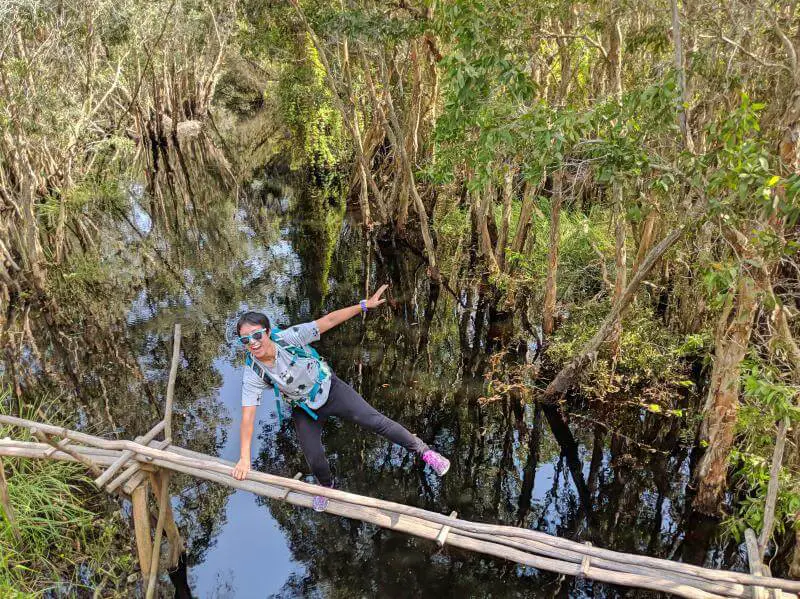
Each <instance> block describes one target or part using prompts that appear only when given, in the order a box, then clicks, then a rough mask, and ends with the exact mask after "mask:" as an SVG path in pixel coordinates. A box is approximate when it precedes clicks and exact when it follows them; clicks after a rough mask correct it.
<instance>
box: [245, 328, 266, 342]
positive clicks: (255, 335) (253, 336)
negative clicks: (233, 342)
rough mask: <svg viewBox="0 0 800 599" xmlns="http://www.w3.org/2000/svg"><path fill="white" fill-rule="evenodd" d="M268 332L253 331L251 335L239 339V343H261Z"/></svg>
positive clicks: (264, 330)
mask: <svg viewBox="0 0 800 599" xmlns="http://www.w3.org/2000/svg"><path fill="white" fill-rule="evenodd" d="M266 332H267V329H261V330H260V331H253V332H252V333H250V334H249V335H245V336H244V337H239V343H241V344H242V345H248V344H249V343H250V342H251V341H261V339H262V338H263V337H264V333H266Z"/></svg>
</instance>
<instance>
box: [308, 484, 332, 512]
mask: <svg viewBox="0 0 800 599" xmlns="http://www.w3.org/2000/svg"><path fill="white" fill-rule="evenodd" d="M333 485H334V483H331V484H330V485H320V486H321V487H327V488H328V489H333ZM311 507H313V508H314V511H315V512H324V511H325V510H326V509H328V498H327V497H323V496H322V495H314V500H313V502H312V503H311Z"/></svg>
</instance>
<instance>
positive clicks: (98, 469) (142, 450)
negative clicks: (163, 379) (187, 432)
mask: <svg viewBox="0 0 800 599" xmlns="http://www.w3.org/2000/svg"><path fill="white" fill-rule="evenodd" d="M179 344H180V329H179V327H176V335H175V343H174V345H173V348H174V349H173V362H172V368H171V372H170V380H169V385H168V387H167V405H166V409H165V417H164V420H162V421H160V422H159V423H158V424H156V426H154V427H153V428H152V429H151V430H150V431H149V432H148V433H147V434H145V435H143V436H141V437H137V438H136V440H134V441H128V440H111V439H105V438H102V437H98V436H95V435H90V434H86V433H83V432H79V431H74V430H69V429H66V428H62V427H58V426H53V425H49V424H43V423H39V422H33V421H31V420H25V419H22V418H17V417H14V416H8V415H0V424H3V425H8V426H11V427H16V428H19V429H24V430H27V431H28V432H29V433H30V434H31V435H32V436H33V437H34V438H36V439H38V442H34V441H24V440H14V439H11V438H8V437H7V438H4V439H0V456H5V457H15V458H34V459H49V460H63V461H72V462H80V463H81V464H83V465H85V466H86V467H87V468H88V469H89V471H90V472H91V473H92V475H93V477H94V479H95V484H96V485H97V487H98V488H99V489H104V490H105V491H107V492H109V493H114V494H117V495H119V496H120V497H122V498H124V499H130V501H131V503H132V506H133V509H132V514H133V521H134V531H135V536H136V546H137V551H138V557H139V564H140V567H141V571H142V576H143V579H144V585H145V588H146V597H147V598H148V599H149V598H150V597H153V595H154V593H155V587H156V584H155V583H156V579H157V577H158V567H159V563H160V551H161V544H162V537H163V535H164V534H166V537H167V541H168V543H169V548H170V553H169V557H168V559H167V562H168V566H169V567H174V565H175V564H177V559H178V557H179V556H180V554H181V552H182V551H183V541H182V539H181V536H180V533H179V531H178V528H177V526H176V524H175V520H174V518H173V514H172V508H171V504H170V501H169V490H168V488H169V477H170V475H171V474H172V473H176V472H178V473H182V474H186V475H189V476H193V477H196V478H200V479H204V480H208V481H212V482H215V483H218V484H221V485H225V486H227V487H232V488H235V489H242V490H245V491H250V492H251V493H255V494H256V495H259V496H262V497H267V498H269V499H272V500H276V501H283V502H287V503H290V504H293V505H297V506H300V507H303V508H311V506H312V501H313V497H314V495H323V496H326V497H328V498H329V503H328V507H327V509H326V510H325V511H326V512H327V513H329V514H335V515H337V516H344V517H346V518H351V519H354V520H360V521H362V522H368V523H370V524H375V525H377V526H381V527H383V528H387V529H390V530H395V531H398V532H403V533H406V534H409V535H414V536H417V537H420V538H423V539H428V540H431V541H434V542H435V543H436V544H438V546H440V547H441V546H444V545H451V546H453V547H459V548H461V549H466V550H469V551H473V552H476V553H482V554H485V555H489V556H492V557H496V558H502V559H506V560H510V561H513V562H516V563H519V564H523V565H525V566H530V567H533V568H536V569H539V570H545V571H549V572H556V573H559V574H563V575H569V576H578V577H584V578H587V579H591V580H596V581H599V582H603V583H609V584H615V585H624V586H629V587H638V588H643V589H649V590H652V591H660V592H665V593H671V594H674V595H678V596H681V597H690V598H707V599H717V598H723V597H753V598H755V599H766V598H767V597H770V598H773V597H774V598H780V597H797V596H798V593H800V581H795V580H785V579H781V578H774V577H772V576H771V575H770V573H769V569H768V568H767V567H766V566H764V565H763V564H762V562H761V558H760V555H761V552H760V551H759V547H758V541H757V539H756V536H755V533H754V532H753V531H752V530H748V531H747V534H746V541H747V549H748V558H749V565H750V573H749V574H748V573H741V572H732V571H723V570H715V569H711V568H703V567H699V566H694V565H691V564H686V563H681V562H675V561H671V560H667V559H661V558H654V557H649V556H644V555H634V554H629V553H621V552H617V551H611V550H608V549H603V548H601V547H595V546H593V545H591V544H590V543H579V542H576V541H571V540H568V539H563V538H559V537H556V536H552V535H549V534H546V533H543V532H539V531H535V530H530V529H526V528H518V527H514V526H503V525H494V524H486V523H481V522H472V521H469V520H462V519H459V518H458V517H457V515H456V513H455V512H452V513H451V514H450V515H444V514H440V513H436V512H432V511H428V510H424V509H421V508H417V507H412V506H408V505H404V504H399V503H394V502H391V501H385V500H382V499H376V498H373V497H366V496H362V495H356V494H353V493H347V492H345V491H340V490H335V489H328V488H325V487H320V486H317V485H314V484H310V483H306V482H303V481H302V480H299V475H298V476H295V478H285V477H281V476H275V475H272V474H266V473H263V472H256V471H251V472H250V473H248V475H247V478H246V479H245V480H242V481H239V480H236V479H234V478H233V474H232V473H233V466H234V464H233V463H232V462H229V461H226V460H223V459H220V458H217V457H212V456H208V455H205V454H202V453H197V452H194V451H190V450H188V449H184V448H182V447H178V446H175V445H173V444H172V443H171V413H172V396H173V391H174V382H175V373H176V370H177V355H178V353H179V351H178V350H179ZM162 434H163V437H164V438H163V439H161V440H156V437H158V436H161V435H162ZM1 464H2V462H0V465H1ZM3 483H4V479H3V478H2V477H0V487H2V486H3ZM148 486H150V487H151V488H152V491H153V494H154V495H155V496H156V498H157V503H156V505H157V506H158V517H157V518H155V517H154V516H152V515H151V512H150V508H149V507H148V499H147V498H148V491H147V489H148ZM4 490H5V489H3V488H0V507H2V508H3V509H4V510H6V515H7V516H8V517H9V520H10V521H11V522H13V506H9V505H7V501H6V502H4V501H3V498H4V497H5V498H6V499H7V494H4V493H3V491H4ZM4 503H5V504H4ZM154 520H155V531H153V530H152V525H153V521H154Z"/></svg>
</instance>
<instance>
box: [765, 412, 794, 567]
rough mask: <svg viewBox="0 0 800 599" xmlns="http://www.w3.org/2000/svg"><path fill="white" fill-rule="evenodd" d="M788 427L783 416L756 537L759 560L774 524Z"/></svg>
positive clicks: (786, 417) (785, 417)
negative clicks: (761, 518)
mask: <svg viewBox="0 0 800 599" xmlns="http://www.w3.org/2000/svg"><path fill="white" fill-rule="evenodd" d="M788 429H789V417H788V416H784V417H783V418H782V419H781V422H780V424H779V425H778V437H777V439H776V440H775V450H774V451H773V453H772V464H771V466H770V470H769V484H768V485H767V499H766V501H765V504H764V525H763V527H762V528H761V536H760V537H759V538H758V559H759V560H761V561H763V559H764V552H765V551H766V550H767V543H769V540H770V537H772V529H773V527H774V526H775V502H776V501H777V500H778V489H779V487H780V474H781V464H782V463H783V450H784V447H785V446H786V431H787V430H788Z"/></svg>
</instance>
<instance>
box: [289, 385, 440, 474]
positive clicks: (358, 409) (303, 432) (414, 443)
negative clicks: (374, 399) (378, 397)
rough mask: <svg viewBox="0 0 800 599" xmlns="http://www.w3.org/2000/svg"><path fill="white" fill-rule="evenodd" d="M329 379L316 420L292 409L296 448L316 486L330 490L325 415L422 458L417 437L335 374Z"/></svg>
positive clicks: (420, 443)
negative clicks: (329, 384)
mask: <svg viewBox="0 0 800 599" xmlns="http://www.w3.org/2000/svg"><path fill="white" fill-rule="evenodd" d="M331 376H332V377H333V378H332V380H331V390H330V394H329V395H328V401H326V402H325V404H324V405H323V406H322V407H321V408H320V409H318V410H315V412H316V413H317V416H319V419H318V420H314V419H312V418H311V416H309V415H308V414H307V413H306V412H305V411H304V410H302V409H301V408H298V407H295V408H294V409H293V410H292V420H293V421H294V430H295V431H297V438H298V440H299V441H300V447H301V448H302V449H303V453H304V454H305V456H306V461H307V462H308V465H309V466H310V467H311V472H313V473H314V476H315V477H316V478H317V482H319V484H321V485H324V486H326V487H330V486H331V484H332V483H333V476H332V475H331V467H330V465H329V464H328V458H327V457H325V448H324V447H323V446H322V425H323V424H324V422H325V421H326V420H327V419H328V417H329V416H338V417H339V418H341V419H342V420H349V421H350V422H355V423H356V424H357V425H359V426H361V427H363V428H365V429H368V430H371V431H372V432H374V433H378V434H379V435H381V436H382V437H386V438H387V439H389V440H390V441H392V442H394V443H397V444H398V445H401V446H403V447H405V448H406V449H407V450H408V451H413V452H415V453H418V454H420V455H422V454H423V453H424V452H425V451H427V450H428V446H427V445H425V443H423V442H422V441H421V440H420V439H419V438H418V437H416V436H415V435H412V434H411V433H410V432H408V431H407V430H406V429H405V428H403V427H402V426H400V425H399V424H397V423H396V422H395V421H394V420H390V419H389V418H387V417H386V416H384V415H383V414H381V413H380V412H379V411H378V410H376V409H375V408H373V407H372V406H371V405H369V404H368V403H367V402H366V401H365V400H364V398H363V397H361V396H360V395H359V394H358V393H356V391H355V389H353V388H352V387H351V386H350V385H348V384H347V383H345V382H344V381H342V380H341V379H339V378H338V377H337V376H336V375H335V374H333V375H331Z"/></svg>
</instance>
